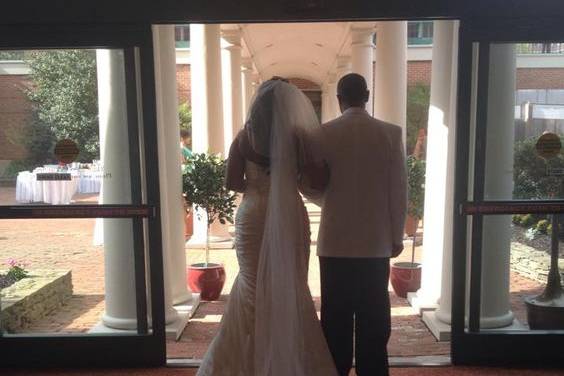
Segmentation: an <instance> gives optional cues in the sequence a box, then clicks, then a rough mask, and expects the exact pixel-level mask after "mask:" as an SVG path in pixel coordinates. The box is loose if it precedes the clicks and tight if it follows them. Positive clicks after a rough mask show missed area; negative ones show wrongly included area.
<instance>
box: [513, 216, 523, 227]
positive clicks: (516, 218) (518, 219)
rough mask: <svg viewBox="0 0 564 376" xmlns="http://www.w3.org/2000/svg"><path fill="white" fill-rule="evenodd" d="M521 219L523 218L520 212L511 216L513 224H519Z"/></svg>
mask: <svg viewBox="0 0 564 376" xmlns="http://www.w3.org/2000/svg"><path fill="white" fill-rule="evenodd" d="M522 219H523V215H522V214H514V215H513V217H511V222H513V224H515V225H520V224H521V221H522Z"/></svg>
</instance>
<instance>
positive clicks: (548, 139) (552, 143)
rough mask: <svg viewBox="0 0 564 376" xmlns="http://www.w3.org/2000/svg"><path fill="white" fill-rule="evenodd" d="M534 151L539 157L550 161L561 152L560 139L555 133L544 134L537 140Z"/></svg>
mask: <svg viewBox="0 0 564 376" xmlns="http://www.w3.org/2000/svg"><path fill="white" fill-rule="evenodd" d="M535 150H536V151H537V154H538V155H539V157H541V158H544V159H551V158H554V157H556V156H558V154H560V150H562V142H561V141H560V137H559V136H558V135H557V134H555V133H549V132H546V133H544V134H543V135H542V136H540V137H539V139H538V140H537V143H536V144H535Z"/></svg>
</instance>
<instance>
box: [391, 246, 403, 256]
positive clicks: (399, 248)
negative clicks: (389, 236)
mask: <svg viewBox="0 0 564 376" xmlns="http://www.w3.org/2000/svg"><path fill="white" fill-rule="evenodd" d="M402 251H403V243H402V244H394V245H392V258H394V257H398V256H399V255H400V254H401V252H402Z"/></svg>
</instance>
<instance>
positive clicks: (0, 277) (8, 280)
mask: <svg viewBox="0 0 564 376" xmlns="http://www.w3.org/2000/svg"><path fill="white" fill-rule="evenodd" d="M17 281H18V280H17V279H16V278H14V277H11V276H9V275H6V274H0V290H1V289H5V288H6V287H9V286H11V285H13V284H14V283H16V282H17Z"/></svg>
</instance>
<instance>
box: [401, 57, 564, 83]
mask: <svg viewBox="0 0 564 376" xmlns="http://www.w3.org/2000/svg"><path fill="white" fill-rule="evenodd" d="M417 83H424V84H427V85H430V84H431V61H410V62H408V63H407V84H408V85H409V86H412V85H415V84H417ZM517 89H564V69H563V68H517Z"/></svg>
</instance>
